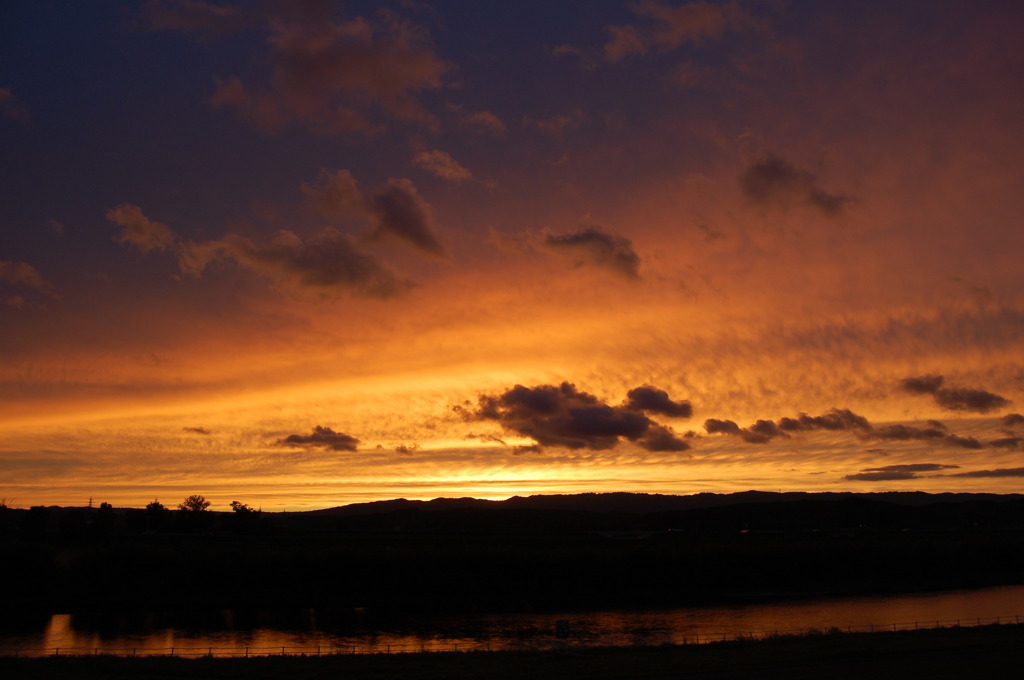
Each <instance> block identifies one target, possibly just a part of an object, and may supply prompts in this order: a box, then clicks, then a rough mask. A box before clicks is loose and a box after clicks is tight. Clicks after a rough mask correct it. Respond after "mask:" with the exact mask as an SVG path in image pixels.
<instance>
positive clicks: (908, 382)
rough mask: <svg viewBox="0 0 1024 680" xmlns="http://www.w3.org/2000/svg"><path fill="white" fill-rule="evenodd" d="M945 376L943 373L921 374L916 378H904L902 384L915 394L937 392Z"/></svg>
mask: <svg viewBox="0 0 1024 680" xmlns="http://www.w3.org/2000/svg"><path fill="white" fill-rule="evenodd" d="M944 381H945V378H944V377H943V376H941V375H932V374H928V375H920V376H917V377H915V378H904V379H903V380H902V381H901V382H900V386H901V387H903V389H905V390H906V391H907V392H913V393H915V394H935V392H936V391H938V389H939V388H940V387H942V383H943V382H944Z"/></svg>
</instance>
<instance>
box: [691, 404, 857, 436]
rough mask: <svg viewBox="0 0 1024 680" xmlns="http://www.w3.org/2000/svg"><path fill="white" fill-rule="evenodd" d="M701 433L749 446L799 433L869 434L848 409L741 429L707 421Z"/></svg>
mask: <svg viewBox="0 0 1024 680" xmlns="http://www.w3.org/2000/svg"><path fill="white" fill-rule="evenodd" d="M704 429H705V430H707V431H708V434H728V435H733V436H737V437H740V438H742V439H743V441H745V442H747V443H749V444H767V443H768V442H770V441H771V440H772V439H774V438H775V437H787V436H789V435H788V434H787V433H789V432H796V431H801V430H859V431H862V432H869V431H870V430H871V424H870V423H869V422H868V421H867V419H866V418H864V417H863V416H859V415H857V414H856V413H854V412H853V411H850V410H849V409H835V408H834V409H831V410H830V411H828V412H826V413H824V414H822V415H820V416H809V415H807V414H806V413H802V414H800V415H799V416H797V417H796V418H789V417H784V418H780V419H779V421H778V422H777V423H776V422H774V421H771V420H758V421H756V422H755V423H754V424H753V425H751V426H750V427H740V426H739V425H737V424H736V423H734V422H733V421H731V420H718V419H715V418H710V419H708V420H706V421H704Z"/></svg>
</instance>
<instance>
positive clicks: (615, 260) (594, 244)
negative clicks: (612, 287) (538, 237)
mask: <svg viewBox="0 0 1024 680" xmlns="http://www.w3.org/2000/svg"><path fill="white" fill-rule="evenodd" d="M544 245H545V246H546V247H547V248H550V249H552V250H554V251H556V252H565V253H568V254H569V255H571V256H572V257H573V258H575V260H576V264H577V265H583V264H588V265H593V266H595V267H603V268H605V269H609V270H611V271H613V272H615V273H616V274H619V275H621V276H624V277H626V278H628V279H638V278H640V271H639V270H640V257H639V256H638V255H637V254H636V253H635V252H634V251H633V244H632V243H631V242H630V241H629V239H627V238H625V237H623V236H619V235H617V234H609V233H607V232H604V231H602V230H601V229H600V228H599V227H594V226H584V227H580V229H579V230H578V231H576V232H574V233H571V234H561V235H556V234H548V235H547V236H546V237H545V239H544Z"/></svg>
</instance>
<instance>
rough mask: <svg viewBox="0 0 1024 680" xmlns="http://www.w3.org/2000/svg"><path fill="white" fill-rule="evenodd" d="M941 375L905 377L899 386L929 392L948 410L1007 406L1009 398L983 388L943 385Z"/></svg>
mask: <svg viewBox="0 0 1024 680" xmlns="http://www.w3.org/2000/svg"><path fill="white" fill-rule="evenodd" d="M943 382H944V379H943V376H941V375H922V376H918V377H915V378H905V379H903V381H902V382H901V383H900V385H901V387H902V388H903V389H904V390H906V391H908V392H911V393H914V394H931V395H932V397H933V398H934V399H935V403H936V404H938V405H939V406H941V407H943V408H945V409H948V410H950V411H974V412H977V413H989V412H991V411H995V410H996V409H1000V408H1005V407H1006V406H1009V404H1010V400H1009V399H1006V398H1005V397H1001V396H1000V395H998V394H993V393H992V392H986V391H985V390H976V389H971V388H968V387H943V386H942V385H943Z"/></svg>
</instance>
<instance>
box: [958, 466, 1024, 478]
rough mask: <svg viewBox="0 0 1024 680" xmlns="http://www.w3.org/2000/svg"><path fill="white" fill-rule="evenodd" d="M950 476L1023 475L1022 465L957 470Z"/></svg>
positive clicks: (1023, 468)
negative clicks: (965, 470) (993, 468)
mask: <svg viewBox="0 0 1024 680" xmlns="http://www.w3.org/2000/svg"><path fill="white" fill-rule="evenodd" d="M950 477H1024V467H1019V468H998V469H995V470H973V471H971V472H957V473H956V474H952V475H950Z"/></svg>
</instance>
